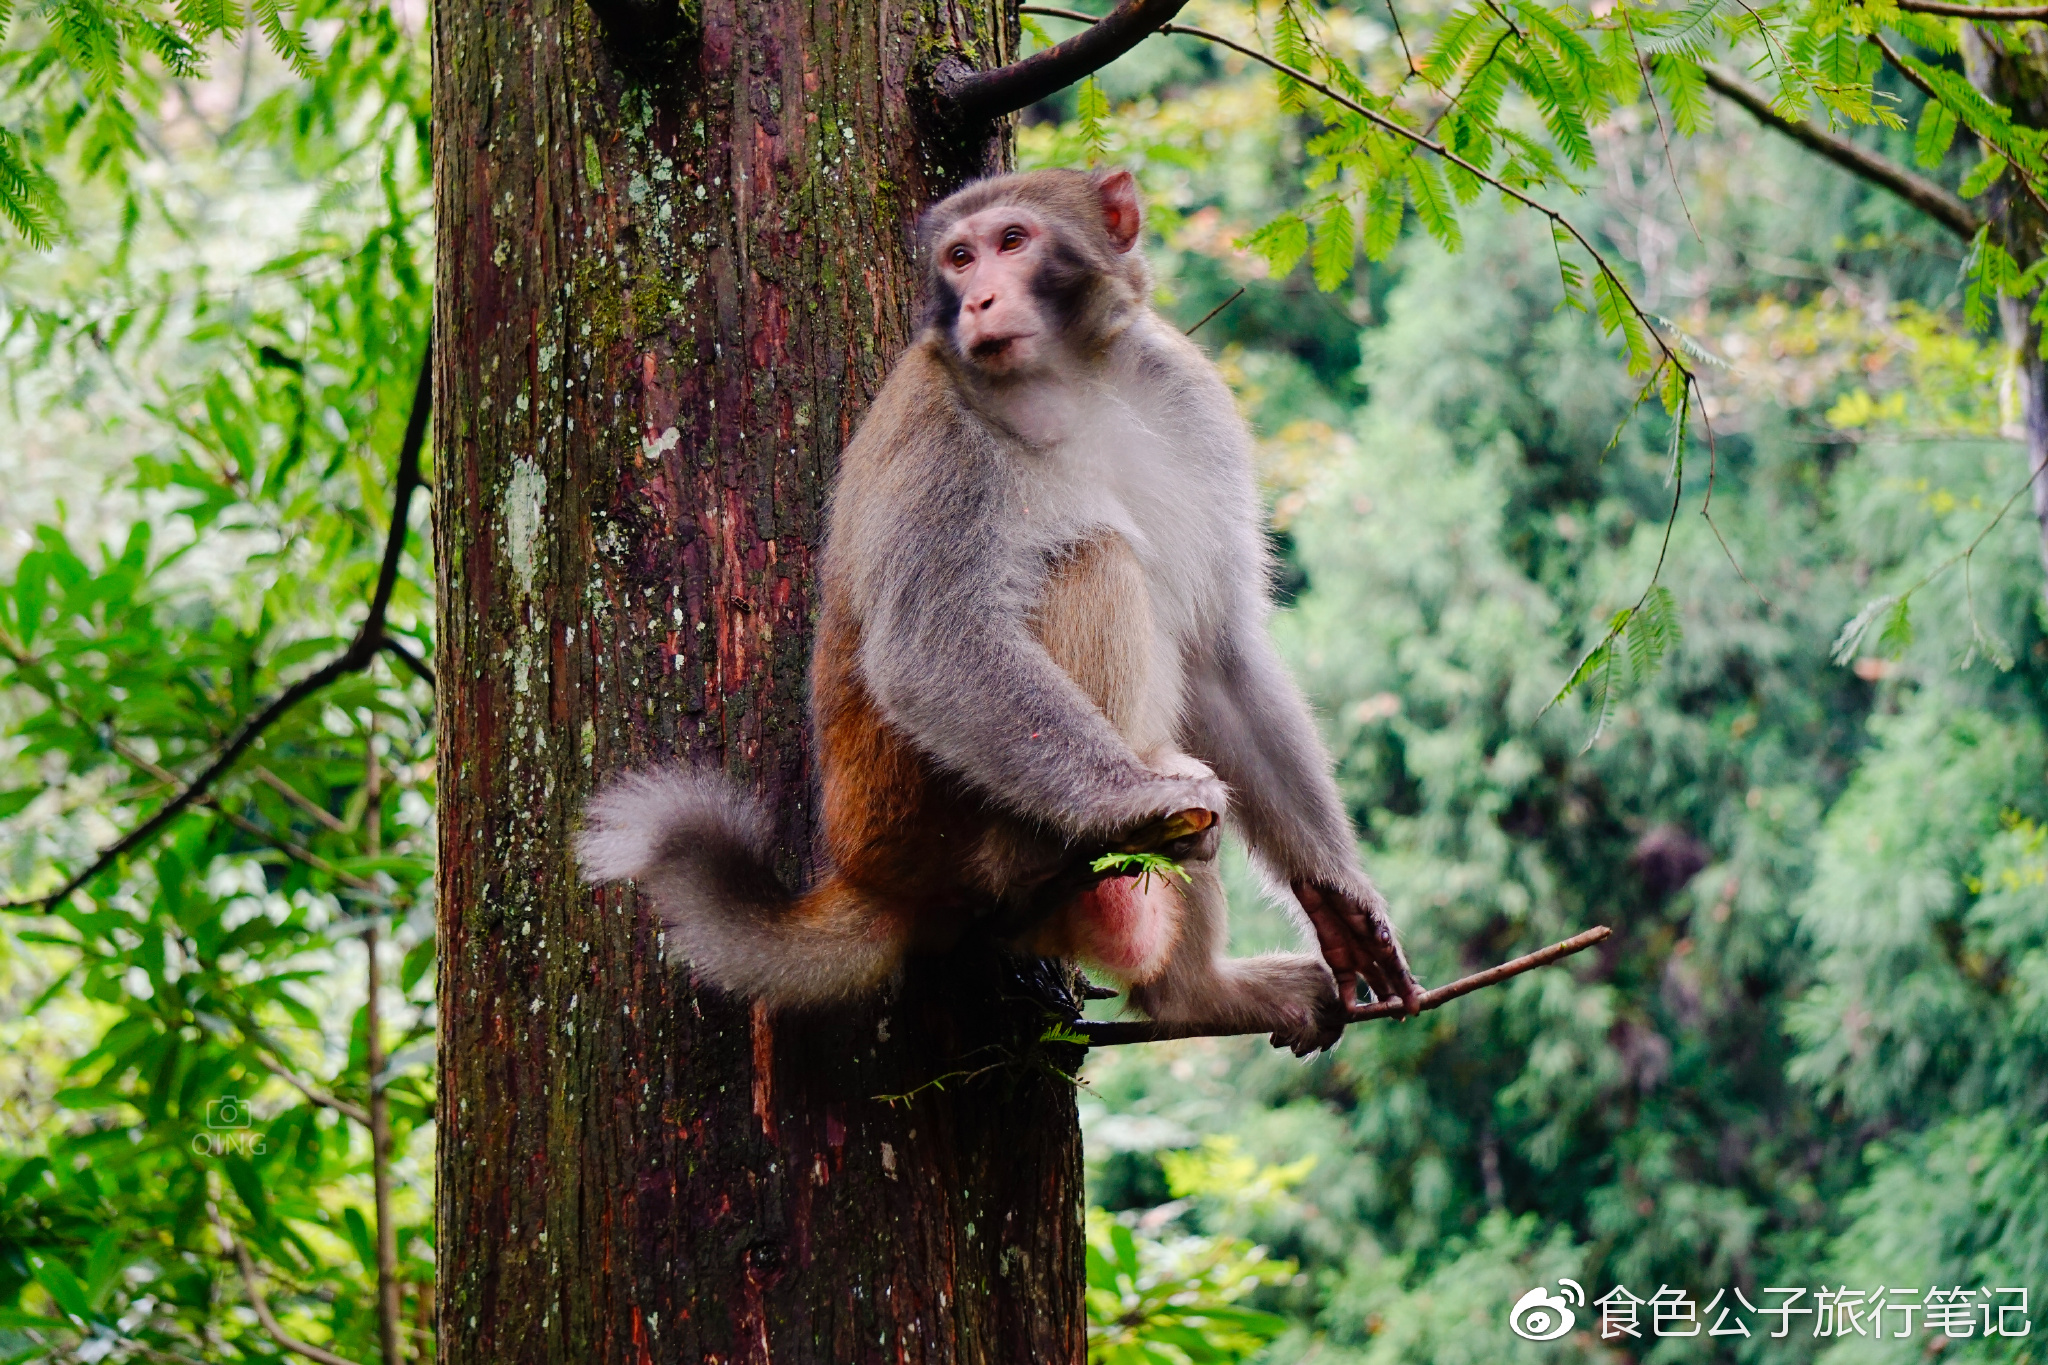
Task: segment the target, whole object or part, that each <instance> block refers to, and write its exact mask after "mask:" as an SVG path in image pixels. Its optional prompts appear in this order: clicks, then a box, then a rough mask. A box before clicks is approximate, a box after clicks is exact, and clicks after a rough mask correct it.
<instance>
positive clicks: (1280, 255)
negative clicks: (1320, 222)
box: [1238, 213, 1308, 280]
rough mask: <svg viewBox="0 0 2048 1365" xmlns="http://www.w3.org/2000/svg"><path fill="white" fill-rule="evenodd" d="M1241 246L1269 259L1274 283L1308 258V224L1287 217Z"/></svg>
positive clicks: (1282, 217)
mask: <svg viewBox="0 0 2048 1365" xmlns="http://www.w3.org/2000/svg"><path fill="white" fill-rule="evenodd" d="M1238 245H1239V246H1240V247H1242V248H1244V249H1245V250H1246V251H1255V252H1257V253H1258V254H1259V255H1261V256H1263V257H1265V258H1266V264H1267V266H1268V267H1269V268H1270V269H1271V271H1272V275H1273V278H1274V279H1276V280H1278V279H1285V278H1286V277H1287V275H1288V274H1289V273H1290V272H1291V271H1292V270H1293V269H1294V267H1295V265H1296V264H1297V263H1298V262H1299V261H1300V260H1301V258H1302V257H1303V256H1305V255H1307V254H1308V224H1307V223H1305V222H1303V221H1302V220H1301V218H1300V217H1299V216H1298V215H1296V214H1292V213H1289V214H1283V215H1281V216H1280V217H1278V218H1275V219H1274V220H1273V221H1272V222H1270V223H1268V224H1266V225H1265V226H1264V227H1262V228H1260V229H1259V230H1258V231H1257V232H1254V233H1253V234H1252V235H1251V236H1249V237H1246V238H1244V239H1243V240H1242V241H1240V242H1239V243H1238Z"/></svg>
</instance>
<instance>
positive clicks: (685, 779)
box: [576, 769, 904, 1006]
mask: <svg viewBox="0 0 2048 1365" xmlns="http://www.w3.org/2000/svg"><path fill="white" fill-rule="evenodd" d="M772 850H773V830H772V827H771V823H770V821H769V818H768V813H767V812H766V811H765V810H763V809H762V808H761V805H760V803H759V802H757V801H755V800H753V799H752V798H751V797H749V796H747V795H746V794H745V793H743V792H741V791H739V790H738V789H736V788H735V787H734V786H733V785H732V784H731V783H730V782H728V781H726V779H725V778H724V777H723V776H722V775H720V774H717V773H709V772H688V771H683V770H678V769H671V770H667V771H660V772H642V773H627V774H625V775H623V776H621V777H618V778H615V779H614V780H613V781H612V782H611V783H610V784H609V785H608V786H606V787H605V788H604V789H603V790H602V791H600V792H599V793H598V794H597V795H596V796H595V797H593V798H591V802H590V806H589V808H588V810H587V812H586V819H585V827H584V830H583V832H582V833H581V834H579V835H578V836H577V839H576V853H577V856H578V857H579V858H580V859H581V860H582V863H583V878H584V880H585V881H589V882H610V881H622V880H624V879H626V878H631V879H633V880H634V881H635V882H637V883H638V884H639V887H640V892H641V894H642V896H644V897H645V898H646V900H647V902H648V904H649V905H650V906H651V907H652V909H653V910H654V912H655V913H656V914H657V915H658V916H659V917H660V919H661V922H662V923H663V924H664V925H665V926H666V928H667V931H668V953H669V956H670V957H671V958H672V959H675V960H678V961H687V962H688V963H689V964H690V965H691V967H692V968H693V969H694V970H695V971H696V973H697V974H698V975H699V976H700V977H701V978H703V979H704V980H706V981H708V982H710V983H711V984H712V985H714V986H716V987H718V988H719V989H720V990H723V991H727V992H730V993H731V994H733V995H737V996H742V997H745V998H748V999H759V1000H765V1001H767V1002H768V1003H769V1004H771V1005H778V1006H784V1005H796V1006H801V1005H821V1004H828V1003H830V1002H832V1001H836V1000H847V999H852V998H854V997H857V996H860V995H865V994H868V993H870V992H873V991H875V990H878V989H880V988H881V987H882V986H883V984H884V983H886V982H887V981H888V979H889V977H890V976H891V974H893V973H894V972H895V970H896V967H897V965H898V963H899V962H900V961H901V960H902V957H903V938H904V935H903V926H902V925H901V924H900V922H899V920H898V917H896V916H894V915H891V914H890V913H889V908H888V907H885V906H883V905H882V904H880V903H879V902H877V901H876V900H875V899H874V898H873V897H871V896H868V895H866V894H865V893H863V892H861V891H860V890H858V889H857V888H855V887H853V886H850V885H848V884H847V883H846V882H844V881H842V880H840V879H839V878H837V877H828V878H827V879H826V880H825V881H824V882H822V883H821V884H820V885H818V886H817V887H815V888H814V889H812V890H811V891H810V892H809V893H807V894H805V895H797V894H795V893H793V892H791V891H790V890H789V888H788V887H786V886H784V885H783V884H782V881H781V879H780V878H778V877H777V876H776V875H775V871H774V868H773V866H772V863H771V861H770V860H771V857H772Z"/></svg>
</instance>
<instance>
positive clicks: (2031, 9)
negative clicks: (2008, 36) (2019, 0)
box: [1892, 0, 2048, 24]
mask: <svg viewBox="0 0 2048 1365" xmlns="http://www.w3.org/2000/svg"><path fill="white" fill-rule="evenodd" d="M1892 3H1893V4H1895V5H1897V6H1898V7H1899V8H1900V9H1902V10H1910V11H1911V12H1912V13H1914V14H1942V15H1946V16H1948V17H1949V18H1951V19H1974V20H1975V21H1976V22H1978V23H1980V24H2016V23H2020V22H2022V21H2024V20H2029V19H2032V20H2036V21H2039V20H2043V19H2048V5H2011V6H2004V5H1999V6H1993V5H1954V4H1950V3H1948V0H1892Z"/></svg>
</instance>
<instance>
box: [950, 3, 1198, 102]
mask: <svg viewBox="0 0 2048 1365" xmlns="http://www.w3.org/2000/svg"><path fill="white" fill-rule="evenodd" d="M1186 4H1187V0H1123V3H1121V4H1119V5H1118V6H1117V7H1116V8H1115V9H1113V10H1111V11H1110V12H1109V13H1108V14H1106V15H1104V16H1103V17H1102V18H1100V19H1096V18H1095V16H1094V15H1087V16H1084V17H1086V18H1088V19H1091V20H1094V22H1092V23H1091V24H1090V25H1089V26H1088V27H1087V28H1086V29H1083V30H1082V31H1081V32H1079V33H1077V34H1075V35H1074V36H1073V37H1071V38H1069V39H1067V40H1066V41H1065V42H1063V43H1056V44H1054V45H1053V46H1051V47H1049V48H1046V49H1045V50H1044V51H1042V52H1034V53H1032V54H1031V55H1030V56H1029V57H1026V58H1024V59H1022V60H1021V61H1016V62H1012V63H1010V65H1008V66H999V67H997V68H995V69H994V70H993V71H976V70H975V69H974V68H973V67H971V66H969V65H968V64H967V63H966V62H965V61H963V60H962V59H961V58H960V57H958V56H947V57H946V58H945V59H944V60H942V61H941V62H940V63H939V65H938V68H937V69H936V70H935V71H933V72H932V78H931V83H932V93H933V94H934V95H936V96H937V97H938V101H939V105H940V108H941V109H942V110H943V111H944V112H945V113H946V114H947V115H949V116H950V117H951V118H952V119H953V120H954V121H955V122H959V123H976V122H984V121H987V120H990V119H999V118H1001V117H1002V116H1003V115H1005V114H1014V113H1015V112H1017V111H1018V110H1019V109H1028V108H1029V107H1030V106H1032V105H1034V104H1036V103H1038V102H1039V101H1040V100H1042V99H1044V98H1045V97H1046V96H1048V95H1051V94H1053V93H1054V92H1056V91H1059V90H1064V89H1065V88H1066V87H1068V86H1070V85H1072V84H1073V83H1074V82H1075V81H1078V80H1080V79H1082V78H1083V77H1085V76H1089V75H1093V74H1094V73H1095V72H1097V71H1100V70H1101V69H1102V68H1103V67H1105V66H1108V65H1109V64H1110V63H1111V62H1113V61H1115V60H1116V59H1117V58H1119V57H1121V56H1123V55H1124V54H1125V53H1126V52H1129V51H1130V50H1131V49H1132V48H1134V47H1136V46H1137V45H1138V44H1139V43H1142V42H1143V41H1145V39H1147V38H1149V37H1151V36H1152V35H1153V34H1155V33H1159V32H1162V31H1163V30H1164V28H1165V25H1166V21H1167V20H1169V19H1171V18H1173V16H1174V15H1176V14H1179V13H1180V12H1181V10H1182V8H1183V7H1185V6H1186Z"/></svg>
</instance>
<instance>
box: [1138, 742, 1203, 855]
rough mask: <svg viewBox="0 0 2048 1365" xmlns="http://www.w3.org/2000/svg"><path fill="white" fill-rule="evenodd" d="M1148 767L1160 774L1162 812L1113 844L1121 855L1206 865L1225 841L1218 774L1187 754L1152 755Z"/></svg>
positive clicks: (1154, 795) (1155, 796)
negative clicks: (1145, 855)
mask: <svg viewBox="0 0 2048 1365" xmlns="http://www.w3.org/2000/svg"><path fill="white" fill-rule="evenodd" d="M1146 766H1147V767H1149V768H1151V769H1152V771H1153V772H1155V773H1157V774H1158V775H1159V781H1158V782H1157V783H1156V785H1157V786H1158V788H1159V790H1158V791H1157V792H1156V793H1153V792H1149V791H1148V792H1147V795H1148V796H1151V797H1152V798H1153V799H1154V800H1157V801H1159V802H1160V804H1159V806H1158V807H1157V808H1156V809H1157V811H1158V813H1157V814H1156V815H1153V816H1152V817H1151V818H1149V819H1147V820H1144V821H1142V822H1140V823H1139V824H1137V825H1136V826H1134V827H1133V828H1131V829H1128V830H1125V831H1124V832H1123V834H1122V835H1121V836H1120V837H1119V838H1118V839H1117V840H1116V841H1115V849H1116V851H1117V852H1118V853H1157V854H1160V855H1162V856H1164V857H1168V858H1171V859H1173V860H1174V861H1175V862H1177V863H1184V862H1196V863H1202V862H1207V861H1209V860H1210V859H1211V858H1214V857H1215V856H1216V850H1217V848H1218V847H1219V846H1220V845H1221V844H1222V842H1223V810H1224V802H1225V800H1226V799H1227V798H1226V796H1225V792H1224V787H1223V784H1222V783H1221V782H1218V781H1217V780H1216V774H1215V773H1214V772H1212V771H1211V770H1210V768H1209V765H1208V764H1206V763H1204V762H1202V761H1201V760H1200V759H1198V758H1195V757H1193V756H1192V755H1189V754H1183V753H1172V752H1168V753H1154V754H1151V755H1149V756H1148V757H1147V760H1146Z"/></svg>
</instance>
